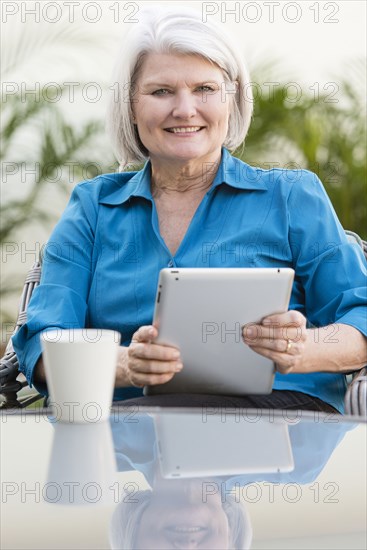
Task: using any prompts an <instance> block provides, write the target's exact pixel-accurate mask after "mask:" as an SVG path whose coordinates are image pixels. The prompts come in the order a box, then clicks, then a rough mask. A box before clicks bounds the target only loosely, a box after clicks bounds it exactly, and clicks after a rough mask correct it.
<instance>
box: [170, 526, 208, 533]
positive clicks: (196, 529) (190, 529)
mask: <svg viewBox="0 0 367 550" xmlns="http://www.w3.org/2000/svg"><path fill="white" fill-rule="evenodd" d="M202 529H203V528H202V527H173V528H172V531H175V533H199V532H200V531H202Z"/></svg>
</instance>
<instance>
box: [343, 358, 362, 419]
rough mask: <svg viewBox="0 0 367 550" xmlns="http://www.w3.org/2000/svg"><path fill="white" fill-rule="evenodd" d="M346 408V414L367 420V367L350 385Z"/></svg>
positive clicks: (345, 403)
mask: <svg viewBox="0 0 367 550" xmlns="http://www.w3.org/2000/svg"><path fill="white" fill-rule="evenodd" d="M344 407H345V412H346V414H351V415H354V416H363V417H365V418H367V366H366V367H364V368H363V369H361V370H360V371H359V372H358V373H357V374H356V375H355V376H354V377H353V380H352V381H351V383H350V384H349V386H348V389H347V392H346V394H345V398H344Z"/></svg>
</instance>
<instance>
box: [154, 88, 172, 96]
mask: <svg viewBox="0 0 367 550" xmlns="http://www.w3.org/2000/svg"><path fill="white" fill-rule="evenodd" d="M168 93H169V91H168V90H167V89H166V88H160V89H159V90H155V91H154V92H153V93H152V95H166V94H168Z"/></svg>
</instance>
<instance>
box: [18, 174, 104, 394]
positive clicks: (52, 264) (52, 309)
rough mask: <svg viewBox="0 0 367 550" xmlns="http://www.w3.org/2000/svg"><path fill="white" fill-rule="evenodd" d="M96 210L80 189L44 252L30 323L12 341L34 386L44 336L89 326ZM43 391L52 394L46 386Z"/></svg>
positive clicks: (30, 307) (20, 361) (30, 310)
mask: <svg viewBox="0 0 367 550" xmlns="http://www.w3.org/2000/svg"><path fill="white" fill-rule="evenodd" d="M96 204H97V202H96V201H93V197H92V196H91V193H90V192H89V191H87V189H86V188H85V184H80V185H78V186H77V187H76V188H75V189H74V191H73V193H72V195H71V198H70V201H69V203H68V205H67V207H66V209H65V211H64V213H63V215H62V217H61V219H60V221H59V222H58V224H57V225H56V227H55V229H54V231H53V232H52V234H51V236H50V239H49V241H48V243H47V245H46V246H45V248H44V250H43V257H42V275H41V282H40V285H39V286H38V287H37V288H36V289H35V290H34V292H33V295H32V298H31V300H30V303H29V306H28V309H27V322H26V323H25V324H24V325H23V326H22V327H21V329H20V330H19V331H18V333H17V334H15V335H14V336H13V338H12V341H13V346H14V350H15V352H16V354H17V356H18V360H19V365H20V370H21V372H23V373H24V375H25V376H26V378H27V381H28V383H29V384H30V386H32V384H33V373H34V368H35V365H36V363H37V361H38V359H39V357H40V355H41V353H42V349H41V342H40V334H41V333H42V331H44V330H45V329H50V328H55V329H56V328H61V329H69V328H81V327H84V326H85V323H86V314H87V300H88V293H89V288H90V282H91V275H92V264H93V253H94V248H95V238H94V237H95V224H96V219H97V211H96ZM37 389H39V391H41V392H42V393H46V388H44V387H43V386H42V387H39V388H38V387H37Z"/></svg>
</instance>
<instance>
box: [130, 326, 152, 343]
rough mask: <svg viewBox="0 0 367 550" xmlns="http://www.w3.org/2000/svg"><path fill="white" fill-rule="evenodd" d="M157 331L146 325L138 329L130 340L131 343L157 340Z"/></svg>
mask: <svg viewBox="0 0 367 550" xmlns="http://www.w3.org/2000/svg"><path fill="white" fill-rule="evenodd" d="M157 336H158V330H157V329H156V327H154V326H153V325H146V326H143V327H140V328H139V329H138V330H137V331H136V332H135V333H134V334H133V337H132V339H131V341H132V342H151V341H152V340H154V338H157Z"/></svg>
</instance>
